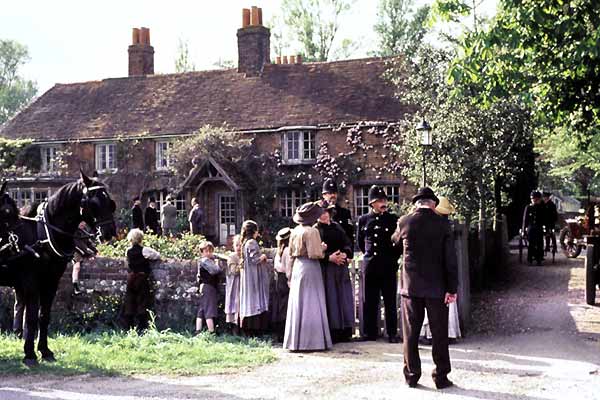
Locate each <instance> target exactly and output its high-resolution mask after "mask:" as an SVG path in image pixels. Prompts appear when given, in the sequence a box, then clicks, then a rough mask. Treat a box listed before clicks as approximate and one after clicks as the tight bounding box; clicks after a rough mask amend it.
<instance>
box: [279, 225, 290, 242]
mask: <svg viewBox="0 0 600 400" xmlns="http://www.w3.org/2000/svg"><path fill="white" fill-rule="evenodd" d="M291 233H292V230H291V229H290V228H288V227H285V228H282V229H280V230H279V232H277V236H276V237H275V239H277V240H285V239H287V238H289V237H290V234H291Z"/></svg>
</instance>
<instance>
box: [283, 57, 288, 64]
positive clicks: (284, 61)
mask: <svg viewBox="0 0 600 400" xmlns="http://www.w3.org/2000/svg"><path fill="white" fill-rule="evenodd" d="M287 63H288V58H287V56H283V64H287Z"/></svg>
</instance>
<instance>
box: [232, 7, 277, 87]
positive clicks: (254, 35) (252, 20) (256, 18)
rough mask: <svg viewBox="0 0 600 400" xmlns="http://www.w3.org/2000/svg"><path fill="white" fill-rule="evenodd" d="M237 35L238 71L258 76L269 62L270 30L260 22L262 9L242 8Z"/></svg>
mask: <svg viewBox="0 0 600 400" xmlns="http://www.w3.org/2000/svg"><path fill="white" fill-rule="evenodd" d="M237 37H238V72H242V73H245V74H246V75H248V76H258V75H260V73H261V72H262V70H263V66H264V65H265V64H270V63H271V55H270V52H271V40H270V38H271V31H270V30H269V29H268V28H265V27H264V26H263V24H262V9H261V8H258V7H252V9H251V10H250V9H247V8H244V9H243V10H242V27H241V28H240V29H238V31H237Z"/></svg>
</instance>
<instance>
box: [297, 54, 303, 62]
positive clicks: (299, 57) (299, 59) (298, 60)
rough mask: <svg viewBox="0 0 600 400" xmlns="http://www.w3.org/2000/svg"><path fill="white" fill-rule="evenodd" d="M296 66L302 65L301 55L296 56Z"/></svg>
mask: <svg viewBox="0 0 600 400" xmlns="http://www.w3.org/2000/svg"><path fill="white" fill-rule="evenodd" d="M296 64H302V55H301V54H298V55H297V56H296Z"/></svg>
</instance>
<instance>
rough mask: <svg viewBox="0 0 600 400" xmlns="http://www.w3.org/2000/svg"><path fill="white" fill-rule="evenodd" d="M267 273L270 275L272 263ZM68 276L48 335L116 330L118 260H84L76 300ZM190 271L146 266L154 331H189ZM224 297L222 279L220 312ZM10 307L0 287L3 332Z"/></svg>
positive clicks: (121, 272) (189, 264) (121, 271)
mask: <svg viewBox="0 0 600 400" xmlns="http://www.w3.org/2000/svg"><path fill="white" fill-rule="evenodd" d="M222 263H223V264H224V261H222ZM268 269H269V270H270V271H272V258H270V261H269V264H268ZM71 271H72V268H71V266H69V267H68V268H67V271H66V272H65V274H64V275H63V277H62V279H61V283H60V286H59V290H58V293H57V295H56V300H55V303H54V307H53V310H52V322H51V324H52V326H51V330H52V331H54V332H56V331H69V330H86V331H92V330H95V329H100V328H107V327H108V328H110V327H118V326H119V321H118V318H119V314H120V309H121V305H122V302H123V297H124V295H125V287H126V278H127V268H126V267H125V265H124V260H123V259H111V258H104V257H96V258H95V260H93V261H84V262H83V263H82V266H81V273H80V281H81V283H82V286H83V288H84V292H83V293H82V294H80V295H77V296H74V295H72V293H73V285H72V284H71ZM196 272H197V267H196V262H195V261H190V260H183V261H182V260H168V261H164V262H163V261H161V262H157V263H154V264H153V265H152V276H153V279H154V282H155V284H154V288H155V289H154V297H155V302H154V307H153V311H154V312H155V314H156V325H157V327H158V328H159V329H166V328H171V329H173V330H177V331H181V330H192V329H194V323H195V318H196V307H197V299H198V297H197V294H196V292H197V285H196ZM224 292H225V286H224V278H223V284H222V285H221V291H220V302H219V303H220V304H219V309H220V310H222V307H223V299H224ZM13 304H14V295H13V290H12V289H11V288H4V287H2V288H0V328H1V329H2V330H3V331H4V330H9V329H10V327H11V324H12V307H13ZM221 314H222V312H221Z"/></svg>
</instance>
